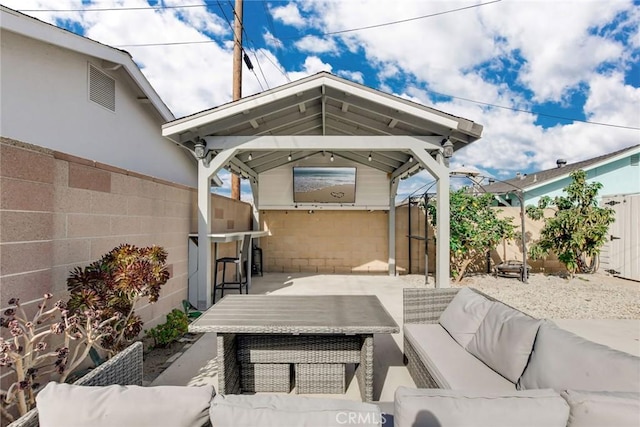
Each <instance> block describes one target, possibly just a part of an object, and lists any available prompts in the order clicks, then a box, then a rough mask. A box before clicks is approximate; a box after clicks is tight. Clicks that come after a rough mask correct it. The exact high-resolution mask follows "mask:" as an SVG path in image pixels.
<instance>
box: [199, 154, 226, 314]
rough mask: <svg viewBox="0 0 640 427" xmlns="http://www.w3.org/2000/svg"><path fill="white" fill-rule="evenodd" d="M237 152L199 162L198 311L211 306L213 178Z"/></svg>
mask: <svg viewBox="0 0 640 427" xmlns="http://www.w3.org/2000/svg"><path fill="white" fill-rule="evenodd" d="M234 154H235V150H225V151H223V152H221V153H220V154H218V155H217V156H216V157H215V158H214V159H213V160H211V162H210V163H206V162H205V161H204V160H203V161H199V162H198V309H199V310H204V309H207V308H209V307H210V306H211V304H212V300H211V290H212V279H211V272H212V269H211V239H209V234H211V212H212V211H213V206H212V204H211V177H213V176H214V175H215V174H216V173H217V172H218V171H219V170H220V169H221V168H222V165H224V164H225V163H226V162H227V161H228V160H229V159H230V158H231V157H233V155H234Z"/></svg>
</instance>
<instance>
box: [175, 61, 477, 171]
mask: <svg viewBox="0 0 640 427" xmlns="http://www.w3.org/2000/svg"><path fill="white" fill-rule="evenodd" d="M481 133H482V126H481V125H479V124H477V123H474V122H472V121H470V120H467V119H464V118H460V117H455V116H452V115H450V114H447V113H444V112H442V111H438V110H435V109H433V108H429V107H426V106H423V105H420V104H417V103H414V102H411V101H408V100H405V99H402V98H399V97H396V96H393V95H389V94H386V93H383V92H380V91H377V90H374V89H371V88H368V87H366V86H363V85H360V84H356V83H352V82H350V81H347V80H344V79H342V78H339V77H336V76H334V75H332V74H329V73H326V72H322V73H319V74H315V75H313V76H310V77H307V78H305V79H302V80H299V81H296V82H292V83H289V84H286V85H284V86H281V87H278V88H274V89H271V90H269V91H266V92H262V93H259V94H256V95H253V96H249V97H246V98H242V99H240V100H238V101H234V102H231V103H228V104H224V105H221V106H219V107H216V108H213V109H210V110H205V111H202V112H200V113H197V114H194V115H191V116H187V117H184V118H181V119H178V120H175V121H172V122H169V123H167V124H165V125H164V126H163V135H164V136H166V137H167V138H169V139H171V140H172V141H174V142H176V143H179V144H183V145H185V146H186V147H188V148H191V149H193V147H194V142H195V141H196V140H198V139H200V138H203V139H207V140H210V138H207V137H215V136H244V137H247V136H265V135H269V136H284V135H291V136H295V135H331V136H341V135H344V136H353V135H358V136H394V135H402V136H442V137H443V138H448V139H449V140H450V141H451V142H452V143H453V144H454V150H457V149H460V148H462V147H464V146H466V145H467V144H469V143H472V142H473V141H475V140H477V139H479V138H480V135H481ZM208 149H210V150H213V153H214V155H215V154H216V147H215V146H211V144H208ZM318 154H323V155H333V156H335V157H342V158H344V159H348V160H351V161H354V162H357V163H361V164H363V165H366V166H369V167H373V168H376V169H379V170H381V171H384V172H387V173H391V172H393V171H395V170H397V169H398V168H400V167H402V166H403V165H404V169H406V170H407V171H409V172H415V171H417V170H419V169H420V165H418V164H417V162H416V164H415V166H414V165H409V163H411V161H412V160H413V159H412V157H411V154H410V152H409V150H407V149H406V147H405V148H404V149H403V147H400V146H399V147H398V150H394V151H373V152H372V151H369V150H368V149H367V148H366V147H363V146H361V145H360V146H350V144H349V139H348V138H345V146H344V149H339V150H335V149H334V150H332V151H331V152H330V154H328V152H325V151H323V150H312V151H309V150H301V151H296V150H288V149H287V150H282V149H278V148H277V147H274V148H273V149H265V150H256V151H251V152H250V153H247V152H239V153H238V154H237V155H236V157H235V159H234V161H232V162H231V164H230V165H229V169H231V170H232V171H233V172H236V173H241V172H242V171H246V169H247V168H249V169H250V170H251V171H252V172H254V173H256V174H259V173H262V172H265V171H268V170H270V169H273V168H276V167H279V166H282V165H284V164H286V163H288V162H291V161H296V160H300V159H304V158H308V157H311V156H315V155H318ZM369 156H371V160H369ZM408 166H411V167H408Z"/></svg>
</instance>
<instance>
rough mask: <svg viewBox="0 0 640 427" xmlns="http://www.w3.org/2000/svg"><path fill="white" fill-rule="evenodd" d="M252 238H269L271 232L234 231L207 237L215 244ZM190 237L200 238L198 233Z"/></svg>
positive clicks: (212, 234)
mask: <svg viewBox="0 0 640 427" xmlns="http://www.w3.org/2000/svg"><path fill="white" fill-rule="evenodd" d="M247 235H249V236H251V238H252V239H253V238H256V237H263V236H268V235H269V232H268V231H266V230H253V231H233V232H231V233H211V234H207V237H208V238H209V239H210V240H211V241H212V242H214V243H226V242H234V241H237V240H242V239H243V238H244V236H247ZM189 237H198V233H191V234H189Z"/></svg>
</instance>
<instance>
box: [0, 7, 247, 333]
mask: <svg viewBox="0 0 640 427" xmlns="http://www.w3.org/2000/svg"><path fill="white" fill-rule="evenodd" d="M0 42H1V50H0V57H1V61H0V73H1V76H2V79H1V88H0V93H1V99H0V114H1V116H0V282H1V283H2V288H1V289H2V290H1V292H0V309H4V307H7V305H8V300H9V298H11V297H18V298H20V300H21V303H22V304H23V305H24V306H30V305H31V306H33V305H35V304H36V303H37V302H38V301H39V299H40V298H41V297H42V295H43V294H44V293H45V292H51V293H53V294H54V295H55V297H56V298H64V297H66V278H67V277H68V275H69V271H70V270H72V269H73V268H75V267H77V266H85V265H87V264H89V263H90V262H92V261H94V260H96V259H98V258H100V257H101V256H102V255H103V254H105V253H106V252H108V251H109V250H111V249H112V248H113V247H115V246H117V245H119V244H121V243H130V244H134V245H137V246H149V245H160V246H163V247H164V248H165V249H167V251H168V253H169V256H168V260H167V263H168V268H169V270H170V272H171V278H170V280H169V282H168V283H167V285H165V288H164V289H163V291H162V293H161V297H160V299H159V301H158V302H157V303H156V304H154V305H153V306H151V305H148V304H147V305H144V304H143V305H141V306H140V307H139V314H140V315H141V316H142V318H143V320H144V321H145V322H147V325H145V326H149V327H151V326H154V324H157V323H159V322H160V321H164V320H165V316H164V315H165V314H166V313H168V312H169V311H170V310H171V309H172V308H174V307H180V306H181V301H182V300H183V299H185V298H186V296H187V276H188V259H187V258H188V255H187V254H188V249H187V247H188V238H187V236H188V234H189V232H191V231H195V230H194V229H192V224H194V223H195V224H197V222H196V221H194V217H195V215H196V213H195V210H194V206H195V200H196V199H195V197H196V195H195V187H196V186H197V165H196V161H195V159H194V157H193V155H192V154H191V153H190V152H189V151H188V150H185V149H184V148H182V147H179V146H177V145H176V144H173V143H171V141H168V140H167V139H166V138H163V137H162V135H161V127H162V124H163V123H165V122H166V121H170V120H172V119H174V117H173V114H172V113H171V111H169V109H168V108H167V106H166V105H165V104H164V103H163V102H162V100H161V99H160V97H159V96H158V94H157V93H156V92H155V90H154V89H153V88H152V87H151V85H150V83H149V82H148V81H147V79H146V78H145V77H144V75H143V74H142V72H141V71H140V69H139V68H138V67H137V65H136V64H135V63H134V61H133V60H132V58H131V56H130V55H129V54H128V53H127V52H124V51H121V50H118V49H115V48H112V47H109V46H105V45H103V44H100V43H97V42H95V41H92V40H89V39H87V38H84V37H81V36H78V35H75V34H72V33H71V32H69V31H66V30H63V29H60V28H57V27H55V26H53V25H50V24H47V23H45V22H42V21H39V20H37V19H34V18H31V17H28V16H26V15H23V14H21V13H18V12H16V11H14V10H12V9H8V8H6V7H3V6H0ZM228 210H229V212H230V213H233V209H228ZM225 215H226V213H225V212H222V213H221V214H220V217H221V218H224V219H225V220H230V219H232V218H230V217H228V216H225ZM225 223H226V222H225ZM237 223H238V224H239V225H240V221H237ZM242 226H244V227H246V225H242Z"/></svg>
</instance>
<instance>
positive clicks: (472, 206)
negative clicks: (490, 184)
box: [427, 188, 515, 282]
mask: <svg viewBox="0 0 640 427" xmlns="http://www.w3.org/2000/svg"><path fill="white" fill-rule="evenodd" d="M493 199H494V196H493V194H490V193H485V194H481V195H479V196H474V195H472V194H469V193H468V192H467V191H466V189H464V188H461V189H460V190H457V191H452V192H451V193H450V196H449V212H450V216H451V219H450V229H451V234H450V238H449V248H450V251H451V253H450V257H451V273H452V274H453V277H454V278H455V279H456V281H458V282H459V281H460V280H462V278H463V277H464V275H465V272H466V271H467V267H468V266H469V265H470V264H471V263H472V262H474V261H476V260H478V259H480V258H481V257H484V256H485V254H486V252H487V249H489V248H492V247H494V246H495V245H496V244H497V243H498V242H500V240H502V239H511V238H513V231H514V228H515V227H514V226H513V224H512V223H511V221H512V218H503V219H500V218H498V217H497V215H496V213H498V212H500V211H499V210H495V209H494V208H492V207H491V206H492V204H493ZM427 209H428V212H429V215H430V216H431V224H432V225H433V226H434V227H436V221H437V216H436V215H437V208H436V205H435V201H432V202H431V203H429V205H428V206H427Z"/></svg>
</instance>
